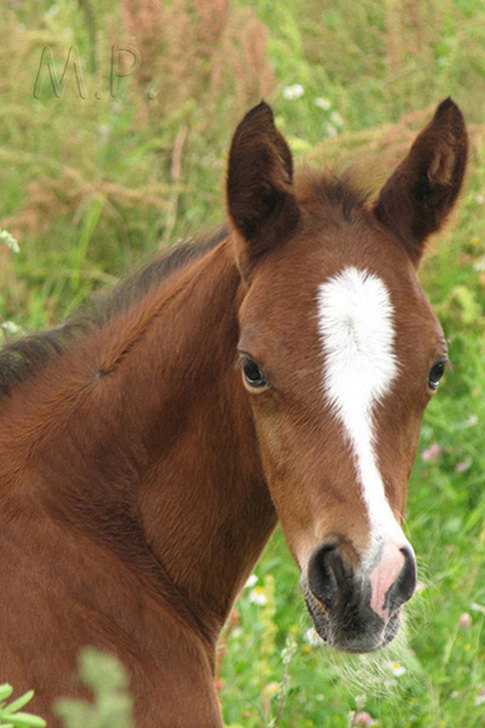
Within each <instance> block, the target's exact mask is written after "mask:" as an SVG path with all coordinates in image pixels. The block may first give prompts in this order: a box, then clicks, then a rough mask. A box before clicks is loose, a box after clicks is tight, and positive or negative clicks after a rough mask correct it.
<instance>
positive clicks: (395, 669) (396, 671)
mask: <svg viewBox="0 0 485 728" xmlns="http://www.w3.org/2000/svg"><path fill="white" fill-rule="evenodd" d="M387 667H388V668H389V670H390V671H391V672H392V674H393V675H394V677H401V676H402V675H404V673H405V672H406V668H405V667H403V666H402V665H399V664H398V663H397V662H388V663H387Z"/></svg>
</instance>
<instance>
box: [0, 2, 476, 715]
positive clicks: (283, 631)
mask: <svg viewBox="0 0 485 728" xmlns="http://www.w3.org/2000/svg"><path fill="white" fill-rule="evenodd" d="M0 22H1V28H2V42H1V45H0V164H1V170H0V228H1V229H3V230H5V231H8V235H7V234H5V233H3V234H0V325H1V327H2V330H3V334H2V332H1V331H0V336H3V337H4V338H5V339H7V338H8V337H9V336H12V335H13V334H14V332H16V331H21V330H33V329H37V328H41V327H46V326H51V325H54V324H55V323H57V322H59V321H60V320H62V319H63V318H65V317H66V316H68V315H69V313H71V312H72V311H73V310H74V309H76V308H77V307H78V306H79V305H81V304H82V302H83V301H84V300H85V299H86V297H87V296H88V295H89V294H90V293H91V292H92V291H93V290H95V289H97V288H100V287H103V286H106V285H110V284H112V283H113V282H114V281H116V280H117V279H118V278H119V277H120V276H122V275H123V274H124V273H125V272H126V271H128V270H129V269H131V268H133V266H136V265H138V264H140V263H141V262H142V261H143V260H145V259H146V258H148V257H150V255H152V254H153V253H154V252H155V251H157V250H159V249H160V248H164V247H169V246H172V245H174V244H176V242H177V241H179V240H180V239H183V238H186V237H187V236H191V235H196V234H198V233H200V232H203V231H204V230H207V229H210V228H212V227H214V226H215V225H217V224H218V223H220V222H221V221H223V220H224V214H225V213H224V175H225V165H226V156H227V148H228V144H229V141H230V137H231V133H232V131H233V129H234V126H235V125H236V124H237V122H238V121H239V119H240V118H241V117H242V115H243V114H244V113H245V112H246V111H247V110H248V108H250V107H251V106H252V105H254V104H255V103H258V102H259V100H260V99H261V98H262V97H264V98H265V99H266V100H267V101H268V102H269V103H271V104H272V106H273V108H274V111H275V115H276V119H277V123H278V125H279V127H280V129H281V130H282V131H283V133H284V134H285V136H286V137H287V139H288V140H289V141H290V144H291V147H292V150H293V152H294V155H295V158H296V160H297V163H302V164H303V163H311V164H312V165H315V166H319V165H324V164H330V165H332V164H337V165H338V167H339V168H342V167H345V166H347V165H349V164H355V165H356V167H357V169H358V170H361V173H362V178H363V181H364V182H365V183H366V184H368V183H369V181H371V182H374V183H375V184H378V183H379V181H383V180H384V179H385V178H386V175H388V174H389V173H390V171H391V169H392V167H393V165H395V164H396V163H397V162H398V161H399V160H400V159H401V158H402V156H403V155H404V154H405V151H406V149H407V147H408V146H409V143H410V141H411V140H412V138H413V136H414V134H415V133H416V132H417V131H418V130H419V129H420V128H422V126H424V124H425V123H427V121H428V120H429V119H430V117H431V115H432V113H433V110H434V108H435V106H436V105H437V104H438V103H439V102H440V101H441V100H442V99H443V98H445V97H446V96H452V97H453V99H454V100H455V101H456V102H457V103H458V104H459V105H460V107H461V108H462V110H463V112H464V114H465V117H466V120H467V123H468V125H469V131H470V136H471V153H470V172H469V175H468V180H467V183H466V188H465V191H464V193H463V195H462V198H461V203H460V206H459V211H458V212H457V213H456V214H455V216H454V218H453V220H452V223H451V225H449V226H448V228H447V229H446V231H445V232H443V233H441V234H440V235H439V236H438V237H437V238H435V240H434V241H433V242H432V244H431V246H430V248H429V250H428V253H427V256H426V259H425V261H424V264H423V266H422V269H421V280H422V283H423V286H424V288H425V289H426V291H427V292H428V294H429V297H430V299H431V301H432V303H433V305H434V307H435V310H436V311H437V313H438V314H439V316H440V319H441V321H442V324H443V326H444V329H445V333H446V336H447V337H448V338H449V340H450V356H451V360H452V363H453V367H454V373H453V374H452V375H451V376H450V375H448V377H447V379H448V381H446V382H445V384H444V385H443V388H442V389H440V394H439V396H438V397H437V398H436V399H435V401H433V403H432V404H431V406H430V408H429V411H428V413H427V415H426V419H425V422H424V426H423V436H422V447H421V450H420V454H419V456H418V462H417V465H416V468H415V471H414V475H413V479H412V482H411V486H410V500H409V509H408V510H409V517H408V531H409V534H410V538H411V540H412V542H413V544H414V546H415V550H416V552H417V554H418V557H419V559H420V575H419V577H420V586H419V593H418V594H417V596H416V597H415V599H414V600H413V602H412V603H411V605H410V606H409V609H408V614H409V618H408V625H407V629H406V630H405V632H406V634H405V636H404V637H403V638H402V640H401V642H400V644H398V645H397V646H393V647H392V648H390V649H389V651H387V652H385V653H383V655H380V656H379V657H378V658H368V657H365V658H341V657H336V656H334V655H333V654H332V653H331V652H330V651H327V650H326V648H322V647H321V645H319V643H318V641H317V640H316V639H315V637H314V635H313V633H312V631H311V628H310V620H309V618H308V617H307V616H306V615H305V610H304V606H303V600H302V598H301V595H300V594H299V592H298V588H297V584H298V574H297V570H296V567H295V566H294V565H293V563H292V562H291V557H290V555H289V553H288V552H287V550H286V546H285V545H284V543H283V539H282V537H281V534H280V533H277V534H276V536H275V538H274V539H273V540H272V542H271V544H270V546H269V548H268V551H267V553H266V554H265V557H264V558H263V560H262V561H261V563H260V565H259V566H258V570H257V573H256V575H255V576H254V579H253V582H252V583H251V585H250V586H248V587H247V589H245V591H244V593H243V596H242V599H241V601H240V602H239V604H238V606H237V614H234V615H233V617H232V619H231V621H230V623H229V625H228V628H227V630H226V633H225V635H224V637H223V639H222V641H221V649H220V655H219V658H220V660H219V661H220V664H219V668H218V686H219V689H220V691H221V699H222V702H223V705H224V715H225V720H226V722H227V725H228V726H231V728H236V727H237V726H245V728H253V727H259V726H268V727H269V726H276V725H277V726H280V728H285V727H289V726H295V727H296V726H298V728H304V727H305V726H325V727H326V726H329V727H335V728H337V727H340V726H350V725H353V726H356V725H379V726H382V728H391V727H392V728H398V727H399V728H405V727H406V726H409V727H410V728H411V727H414V726H419V727H422V728H430V727H433V726H436V728H441V727H443V728H444V727H447V726H450V728H451V726H453V728H474V727H475V726H477V727H478V726H483V725H484V723H483V715H484V713H485V676H484V674H483V670H484V668H483V665H484V660H483V657H484V652H483V642H481V641H480V640H481V631H482V628H483V620H484V613H485V588H484V587H485V579H484V575H483V554H484V551H485V532H484V530H483V522H484V518H483V517H484V515H485V504H484V503H485V501H484V498H483V492H484V488H483V486H484V485H485V447H484V445H485V442H484V437H483V416H484V409H485V406H484V396H483V395H484V392H483V385H484V380H485V372H484V369H485V368H484V361H485V359H484V355H485V344H484V333H485V326H484V299H485V223H484V211H485V185H484V182H485V158H484V155H485V146H484V145H485V134H484V132H485V3H484V1H483V0H402V1H400V2H398V1H397V0H387V1H386V2H382V0H361V1H360V2H355V1H350V0H349V1H348V2H335V1H333V2H332V1H330V0H306V1H305V2H301V0H285V1H284V2H279V3H275V2H272V1H270V0H254V1H253V2H245V1H244V0H119V1H118V2H115V3H113V2H111V1H109V2H108V0H96V1H95V0H60V1H59V2H50V1H49V0H22V1H20V0H2V3H1V6H0ZM15 241H16V242H15ZM17 244H18V250H17ZM7 677H8V676H7Z"/></svg>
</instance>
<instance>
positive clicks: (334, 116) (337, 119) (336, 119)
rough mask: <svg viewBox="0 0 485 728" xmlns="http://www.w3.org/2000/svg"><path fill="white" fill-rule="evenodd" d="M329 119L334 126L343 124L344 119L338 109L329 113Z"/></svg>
mask: <svg viewBox="0 0 485 728" xmlns="http://www.w3.org/2000/svg"><path fill="white" fill-rule="evenodd" d="M330 121H331V122H332V124H335V126H343V125H344V120H343V119H342V117H341V116H340V114H339V113H338V111H332V113H331V114H330Z"/></svg>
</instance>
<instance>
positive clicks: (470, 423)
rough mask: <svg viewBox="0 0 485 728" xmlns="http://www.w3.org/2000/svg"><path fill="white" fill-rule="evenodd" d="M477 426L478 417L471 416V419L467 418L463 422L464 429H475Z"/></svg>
mask: <svg viewBox="0 0 485 728" xmlns="http://www.w3.org/2000/svg"><path fill="white" fill-rule="evenodd" d="M475 425H478V417H477V415H470V417H467V418H466V420H463V422H462V423H461V426H462V427H464V428H465V427H475Z"/></svg>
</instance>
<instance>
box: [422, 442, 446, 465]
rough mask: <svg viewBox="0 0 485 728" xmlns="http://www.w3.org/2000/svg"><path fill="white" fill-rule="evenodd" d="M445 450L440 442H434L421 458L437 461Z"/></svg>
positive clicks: (426, 460)
mask: <svg viewBox="0 0 485 728" xmlns="http://www.w3.org/2000/svg"><path fill="white" fill-rule="evenodd" d="M442 454H443V451H442V449H441V448H440V446H439V445H438V443H436V442H433V444H432V445H430V446H429V447H428V448H427V449H426V450H423V452H422V453H421V460H424V461H425V462H430V463H436V462H437V461H438V460H439V459H440V457H441V456H442Z"/></svg>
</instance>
